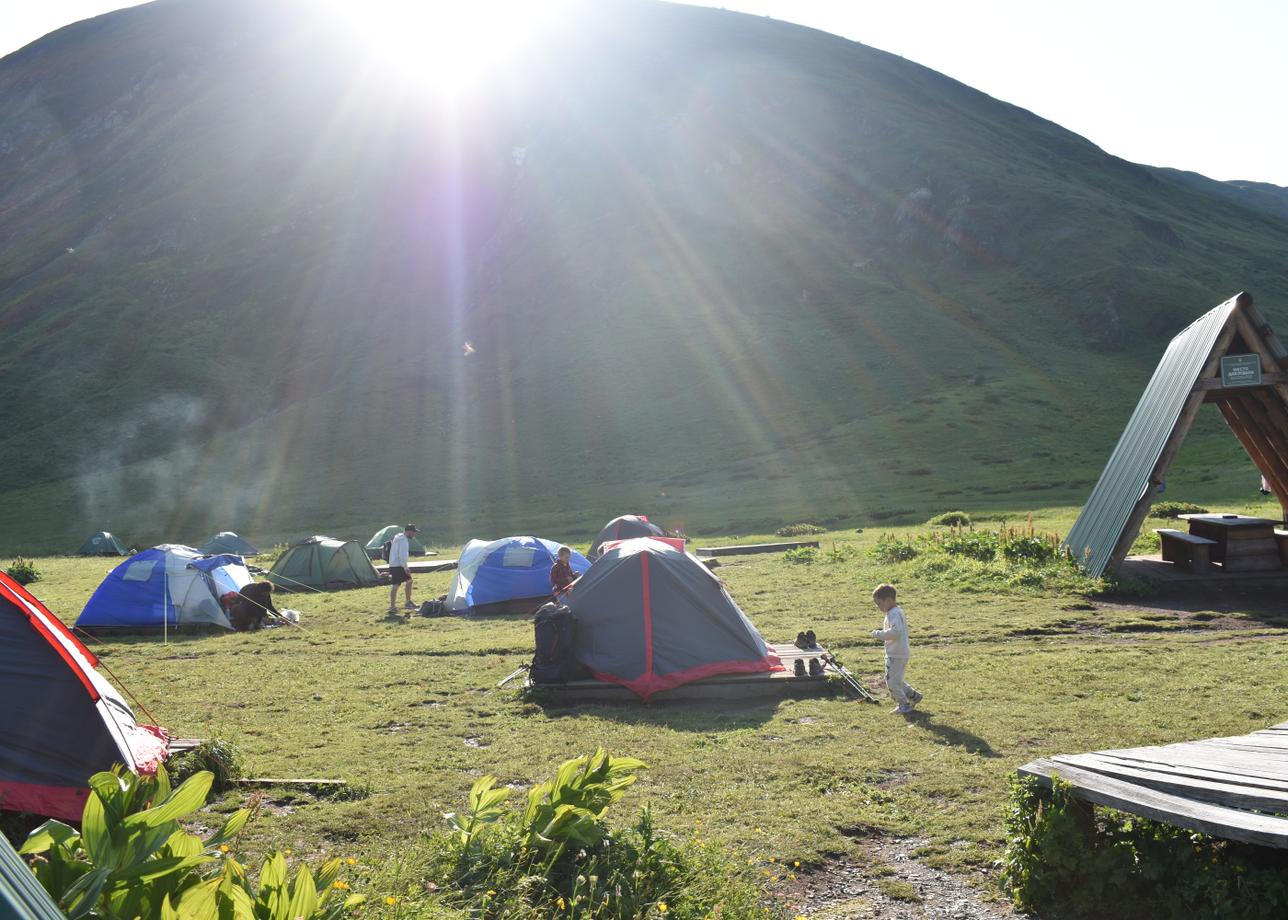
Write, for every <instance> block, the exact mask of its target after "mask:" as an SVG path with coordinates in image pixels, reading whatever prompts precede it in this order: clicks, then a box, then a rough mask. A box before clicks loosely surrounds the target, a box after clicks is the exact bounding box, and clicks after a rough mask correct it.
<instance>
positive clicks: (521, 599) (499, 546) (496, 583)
mask: <svg viewBox="0 0 1288 920" xmlns="http://www.w3.org/2000/svg"><path fill="white" fill-rule="evenodd" d="M559 547H560V544H558V543H555V542H554V541H553V540H543V539H541V538H540V537H505V538H504V539H501V540H492V541H490V542H489V541H487V540H471V541H470V542H469V543H467V544H465V548H464V549H463V550H461V558H460V560H459V561H458V562H457V564H456V575H455V576H454V577H453V578H452V584H451V587H449V588H448V589H447V609H448V610H452V611H456V612H464V611H469V612H470V613H483V614H490V613H523V614H528V613H532V612H533V611H535V610H536V609H537V608H538V607H540V606H541V605H542V604H543V603H545V602H546V601H547V600H549V599H550V592H551V587H550V567H551V566H553V565H554V564H555V559H556V558H557V557H558V555H559ZM571 565H572V570H573V572H574V573H575V574H576V575H579V576H580V575H583V574H585V573H586V572H587V571H588V570H589V569H590V560H589V559H587V558H586V557H585V556H583V555H582V554H581V553H579V552H577V551H576V550H573V552H572V560H571Z"/></svg>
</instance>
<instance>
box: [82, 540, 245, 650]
mask: <svg viewBox="0 0 1288 920" xmlns="http://www.w3.org/2000/svg"><path fill="white" fill-rule="evenodd" d="M250 582H251V577H250V572H248V571H247V570H246V563H245V560H243V559H242V557H241V556H233V555H219V556H206V555H203V554H201V553H199V552H197V551H196V550H195V549H193V548H192V547H191V546H178V545H174V544H164V545H162V546H154V547H152V548H151V549H145V550H143V552H141V553H136V554H135V555H133V556H131V557H130V558H129V559H126V560H125V561H124V562H122V563H121V564H120V565H118V566H117V567H116V568H114V569H112V571H111V572H110V573H109V574H108V576H107V578H105V579H103V583H102V584H101V585H99V586H98V589H97V590H95V592H94V594H93V596H91V597H90V599H89V603H87V604H86V605H85V609H84V610H82V611H81V615H80V617H78V618H77V620H76V626H77V627H78V628H81V629H91V630H93V629H118V628H126V629H174V628H175V627H179V626H197V625H202V624H209V625H211V626H220V627H222V628H224V629H232V623H230V622H229V620H228V615H227V614H226V613H225V612H224V608H223V606H222V605H221V604H220V602H219V599H220V598H221V597H223V596H224V595H225V594H227V593H229V592H233V593H236V592H238V591H240V590H241V589H242V587H243V586H244V585H248V584H250Z"/></svg>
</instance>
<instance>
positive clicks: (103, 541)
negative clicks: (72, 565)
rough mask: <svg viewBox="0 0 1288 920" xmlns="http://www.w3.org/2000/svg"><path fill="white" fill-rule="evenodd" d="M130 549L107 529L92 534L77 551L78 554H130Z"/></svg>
mask: <svg viewBox="0 0 1288 920" xmlns="http://www.w3.org/2000/svg"><path fill="white" fill-rule="evenodd" d="M129 554H130V551H129V550H128V549H126V548H125V544H123V543H122V542H121V541H120V540H118V539H116V537H114V536H112V535H111V534H110V533H108V532H107V531H106V530H100V531H99V532H98V533H96V534H90V535H89V536H88V537H86V538H85V542H84V543H82V544H81V548H80V549H78V550H77V551H76V555H78V556H128V555H129Z"/></svg>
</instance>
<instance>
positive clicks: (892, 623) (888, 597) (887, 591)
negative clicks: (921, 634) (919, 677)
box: [872, 585, 921, 715]
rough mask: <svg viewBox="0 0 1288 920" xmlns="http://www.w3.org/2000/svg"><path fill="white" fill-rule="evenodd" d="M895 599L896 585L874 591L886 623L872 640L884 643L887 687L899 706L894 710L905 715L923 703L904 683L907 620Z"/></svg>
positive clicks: (874, 598)
mask: <svg viewBox="0 0 1288 920" xmlns="http://www.w3.org/2000/svg"><path fill="white" fill-rule="evenodd" d="M896 597H897V595H896V593H895V590H894V585H879V586H878V587H877V589H876V590H875V591H873V592H872V600H873V601H875V602H876V605H877V607H878V608H879V609H880V610H881V612H882V613H884V614H885V622H884V623H882V625H881V628H880V629H874V630H872V638H874V639H880V640H881V641H883V642H884V643H885V660H886V661H885V664H886V667H885V681H886V688H887V689H888V690H889V691H890V698H891V699H893V700H894V701H895V702H896V703H898V704H899V705H898V706H896V707H895V708H894V710H893V711H894V712H897V713H900V714H902V715H906V714H907V713H910V712H912V710H913V709H914V708H916V706H917V704H918V703H920V702H921V694H920V693H918V692H917V691H916V690H914V689H913V688H912V687H910V686H909V685H908V684H906V683H904V680H903V672H904V669H905V668H907V667H908V655H909V650H908V621H907V620H906V619H904V616H903V608H902V607H900V606H899V604H898V603H897V601H896Z"/></svg>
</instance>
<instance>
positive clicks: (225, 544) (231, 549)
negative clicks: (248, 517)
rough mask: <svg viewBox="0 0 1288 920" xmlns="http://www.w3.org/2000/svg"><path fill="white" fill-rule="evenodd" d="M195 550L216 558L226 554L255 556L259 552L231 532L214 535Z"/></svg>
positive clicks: (226, 531) (225, 531)
mask: <svg viewBox="0 0 1288 920" xmlns="http://www.w3.org/2000/svg"><path fill="white" fill-rule="evenodd" d="M197 549H199V550H201V551H202V552H203V553H205V554H206V555H208V556H218V555H221V554H226V553H231V554H232V555H234V556H255V555H257V554H258V553H259V550H257V549H255V547H253V546H251V545H250V544H249V543H247V542H246V541H245V540H243V539H242V538H241V537H239V536H237V534H235V533H233V532H232V531H231V530H224V531H221V532H220V533H217V534H215V535H214V536H213V537H211V538H210V539H209V540H207V541H206V542H205V543H203V544H201V545H200V546H199V547H197Z"/></svg>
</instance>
